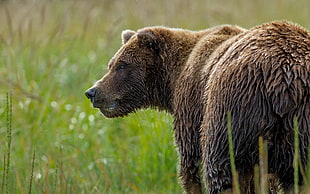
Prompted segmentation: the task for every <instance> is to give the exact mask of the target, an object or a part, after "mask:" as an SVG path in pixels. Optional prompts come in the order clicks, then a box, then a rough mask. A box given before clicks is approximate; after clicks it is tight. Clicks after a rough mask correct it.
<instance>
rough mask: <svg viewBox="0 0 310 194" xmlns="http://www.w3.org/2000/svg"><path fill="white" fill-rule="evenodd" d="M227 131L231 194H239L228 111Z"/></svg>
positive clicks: (228, 113)
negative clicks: (231, 177)
mask: <svg viewBox="0 0 310 194" xmlns="http://www.w3.org/2000/svg"><path fill="white" fill-rule="evenodd" d="M227 130H228V144H229V157H230V163H231V172H232V176H233V191H234V192H233V193H236V194H240V188H239V181H238V180H239V178H238V172H237V170H236V164H235V155H234V145H233V139H232V128H231V113H230V111H228V112H227Z"/></svg>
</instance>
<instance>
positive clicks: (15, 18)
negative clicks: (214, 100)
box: [0, 0, 310, 193]
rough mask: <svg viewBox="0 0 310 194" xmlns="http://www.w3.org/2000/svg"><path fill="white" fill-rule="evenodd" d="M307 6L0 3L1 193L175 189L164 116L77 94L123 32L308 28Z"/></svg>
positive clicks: (303, 0)
mask: <svg viewBox="0 0 310 194" xmlns="http://www.w3.org/2000/svg"><path fill="white" fill-rule="evenodd" d="M309 9H310V6H309V1H308V0H300V1H298V3H296V2H294V1H290V0H283V1H276V0H274V1H267V0H263V1H246V0H237V1H224V0H219V1H205V0H198V1H194V2H193V1H189V0H171V1H164V0H159V1H151V2H150V1H146V0H138V1H130V0H116V1H110V0H103V1H99V0H98V1H96V0H90V1H38V0H26V1H17V0H15V1H14V0H12V1H10V0H8V1H3V2H1V3H0V26H1V28H0V104H1V105H0V144H1V145H0V157H1V159H2V161H3V162H1V163H0V174H1V176H2V177H1V179H0V181H1V193H5V192H8V193H27V192H28V193H29V192H32V193H102V192H103V193H180V192H181V188H180V186H179V184H178V176H177V168H178V167H177V161H178V160H177V153H176V151H175V145H174V141H173V131H172V118H171V116H170V115H168V114H166V113H164V112H161V113H158V112H157V111H153V110H143V111H140V112H138V113H135V114H131V115H130V116H129V117H127V118H119V119H114V120H108V119H105V118H104V117H102V116H101V115H100V114H99V113H98V111H97V110H94V109H93V108H92V107H91V106H90V103H89V101H88V100H87V99H86V98H85V97H84V95H83V93H84V91H85V90H86V89H87V88H88V87H90V85H91V84H92V83H93V82H95V80H97V79H99V78H100V77H101V76H102V75H103V74H104V73H105V72H106V70H105V69H106V64H107V63H108V60H109V59H110V58H111V57H112V56H113V54H114V53H115V52H116V51H117V49H118V48H119V47H120V42H121V41H120V34H121V31H122V30H123V29H127V28H131V29H134V30H135V29H138V28H141V27H144V26H152V25H167V26H171V27H181V28H189V29H193V30H198V29H204V28H207V27H210V26H214V25H218V24H222V23H230V24H238V25H241V26H243V27H252V26H255V25H258V24H260V23H263V22H267V21H270V20H276V19H288V20H292V21H295V22H298V23H300V24H301V25H303V26H305V27H307V28H308V29H309V28H310V23H309V20H308V18H310V10H309ZM8 91H11V98H12V100H10V101H11V106H12V108H11V110H12V113H13V115H14V117H13V119H12V122H10V123H11V124H10V127H9V128H11V132H10V135H9V136H10V137H11V138H12V139H11V140H10V141H9V139H8V138H7V137H8V134H9V133H8V132H7V128H8V127H7V126H8V125H7V123H8V122H7V121H6V119H5V118H6V115H7V108H6V98H7V97H6V93H7V92H8ZM11 118H12V117H11ZM8 143H9V144H10V146H11V147H10V149H9V150H11V151H10V155H9V156H8V154H7V150H8V149H7V148H8ZM34 150H35V155H34ZM7 166H9V167H7ZM7 171H8V175H6V172H7Z"/></svg>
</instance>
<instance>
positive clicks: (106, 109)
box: [96, 101, 119, 118]
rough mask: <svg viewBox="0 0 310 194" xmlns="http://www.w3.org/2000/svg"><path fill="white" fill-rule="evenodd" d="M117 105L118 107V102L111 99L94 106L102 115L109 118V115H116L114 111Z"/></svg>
mask: <svg viewBox="0 0 310 194" xmlns="http://www.w3.org/2000/svg"><path fill="white" fill-rule="evenodd" d="M118 107H119V103H118V102H117V101H113V102H111V103H109V104H106V105H104V106H100V107H96V108H98V109H99V110H100V112H101V113H102V114H103V115H104V116H106V117H108V118H111V117H116V115H115V116H114V113H115V112H117V111H116V110H117V109H118Z"/></svg>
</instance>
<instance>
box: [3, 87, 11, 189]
mask: <svg viewBox="0 0 310 194" xmlns="http://www.w3.org/2000/svg"><path fill="white" fill-rule="evenodd" d="M6 101H7V103H6V105H7V107H6V108H7V109H6V114H7V156H6V166H5V178H4V180H5V188H6V193H7V194H8V193H9V181H8V180H9V171H10V159H11V141H12V95H11V94H10V93H9V92H8V93H7V95H6Z"/></svg>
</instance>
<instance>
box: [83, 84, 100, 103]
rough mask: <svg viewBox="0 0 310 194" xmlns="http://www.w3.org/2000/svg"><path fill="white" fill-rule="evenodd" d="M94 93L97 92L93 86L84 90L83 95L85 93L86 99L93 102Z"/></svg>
mask: <svg viewBox="0 0 310 194" xmlns="http://www.w3.org/2000/svg"><path fill="white" fill-rule="evenodd" d="M96 93H97V88H95V87H93V88H90V89H88V90H87V91H86V92H85V95H86V97H87V98H88V99H90V101H91V102H92V103H94V101H95V96H96Z"/></svg>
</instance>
